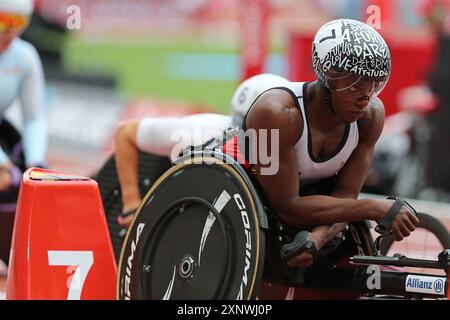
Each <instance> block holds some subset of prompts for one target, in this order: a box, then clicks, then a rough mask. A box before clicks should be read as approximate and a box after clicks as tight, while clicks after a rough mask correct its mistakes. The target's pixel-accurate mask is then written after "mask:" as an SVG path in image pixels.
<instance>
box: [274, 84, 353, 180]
mask: <svg viewBox="0 0 450 320" xmlns="http://www.w3.org/2000/svg"><path fill="white" fill-rule="evenodd" d="M307 84H308V83H306V82H289V83H288V84H287V85H284V87H279V89H283V90H285V91H287V92H288V93H289V94H290V95H291V96H292V98H293V99H294V101H295V103H296V105H297V107H298V108H299V109H300V111H301V113H302V118H303V131H302V134H301V137H300V139H299V140H298V141H297V143H296V144H295V146H294V149H295V155H296V159H297V167H298V174H299V177H300V181H301V183H302V185H307V184H310V183H313V182H316V181H319V180H322V179H325V178H329V177H332V176H334V175H337V174H338V173H339V171H340V170H341V169H342V167H343V166H344V165H345V163H346V162H347V160H348V159H349V158H350V155H351V154H352V152H353V150H354V149H355V148H356V146H357V145H358V141H359V131H358V124H357V122H356V121H355V122H352V123H351V124H347V125H346V128H345V133H344V137H343V139H342V142H341V144H340V145H339V147H338V148H337V149H336V151H335V152H333V153H332V154H329V155H328V156H327V157H324V158H316V157H315V156H314V155H313V153H312V139H311V131H310V129H309V121H308V117H307V114H306V112H305V109H307V105H306V103H305V99H304V97H305V96H306V86H307Z"/></svg>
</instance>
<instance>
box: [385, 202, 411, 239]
mask: <svg viewBox="0 0 450 320" xmlns="http://www.w3.org/2000/svg"><path fill="white" fill-rule="evenodd" d="M394 202H395V200H378V204H379V206H380V212H381V214H380V215H379V216H378V218H377V219H376V220H377V222H378V223H380V222H381V220H382V219H383V217H384V216H385V215H386V213H387V212H388V211H389V209H390V208H391V207H392V205H393V204H394ZM418 223H419V219H418V218H417V217H416V215H415V214H414V213H413V212H411V210H410V209H409V208H408V207H407V206H402V207H401V209H400V212H399V213H398V214H397V215H396V216H395V218H394V220H393V221H392V223H391V225H390V227H389V228H390V229H391V230H392V232H393V235H394V236H395V239H396V240H397V241H401V240H403V238H405V237H408V236H409V235H410V234H411V232H413V231H414V230H415V229H416V226H417V224H418Z"/></svg>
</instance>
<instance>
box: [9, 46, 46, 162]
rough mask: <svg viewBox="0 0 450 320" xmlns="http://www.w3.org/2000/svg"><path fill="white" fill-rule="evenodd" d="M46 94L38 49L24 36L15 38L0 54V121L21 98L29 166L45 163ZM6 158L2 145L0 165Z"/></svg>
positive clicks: (24, 137) (25, 147)
mask: <svg viewBox="0 0 450 320" xmlns="http://www.w3.org/2000/svg"><path fill="white" fill-rule="evenodd" d="M44 95H45V80H44V75H43V71H42V63H41V60H40V58H39V55H38V53H37V51H36V49H35V48H34V47H33V46H32V45H31V44H29V43H28V42H25V41H23V40H21V39H15V40H13V42H12V43H11V45H10V46H9V48H8V49H6V51H5V52H3V53H1V54H0V122H1V120H2V119H3V117H4V113H5V110H6V109H7V108H8V107H9V106H10V105H11V104H12V103H13V102H14V100H15V99H16V98H19V100H20V105H21V108H22V109H21V110H22V118H23V131H22V143H23V148H24V153H25V160H26V164H27V165H28V166H29V165H37V164H43V163H44V162H45V152H46V149H47V119H46V112H45V108H44ZM7 161H8V158H7V156H6V154H5V153H4V151H3V150H2V149H1V148H0V165H1V164H5V163H6V162H7Z"/></svg>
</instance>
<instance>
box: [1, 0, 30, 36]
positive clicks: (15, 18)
mask: <svg viewBox="0 0 450 320" xmlns="http://www.w3.org/2000/svg"><path fill="white" fill-rule="evenodd" d="M33 9H34V0H0V31H4V30H10V29H14V30H15V29H19V30H20V29H24V28H25V27H26V26H27V25H28V23H29V20H30V16H31V14H32V13H33Z"/></svg>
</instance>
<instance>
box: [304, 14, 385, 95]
mask: <svg viewBox="0 0 450 320" xmlns="http://www.w3.org/2000/svg"><path fill="white" fill-rule="evenodd" d="M312 63H313V68H314V72H315V74H316V76H317V79H318V80H319V83H320V84H321V85H322V86H323V87H325V88H327V89H328V90H330V91H331V92H335V93H336V94H338V95H339V96H341V97H342V98H344V99H346V100H351V99H352V94H353V96H357V95H355V93H356V91H358V86H362V85H363V84H364V85H365V87H366V88H367V86H368V87H369V90H368V91H367V94H366V95H367V96H368V97H369V98H373V97H376V96H377V95H378V94H380V93H381V91H382V90H383V89H384V87H385V86H386V83H387V81H388V79H389V76H390V74H391V55H390V52H389V48H388V46H387V44H386V42H385V41H384V39H383V37H382V36H381V35H380V34H379V33H378V32H377V31H376V30H375V29H374V28H372V27H371V26H369V25H367V24H365V23H362V22H360V21H356V20H352V19H337V20H333V21H330V22H328V23H326V24H325V25H323V26H322V27H321V28H320V29H319V30H318V31H317V33H316V35H315V37H314V41H313V44H312Z"/></svg>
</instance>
